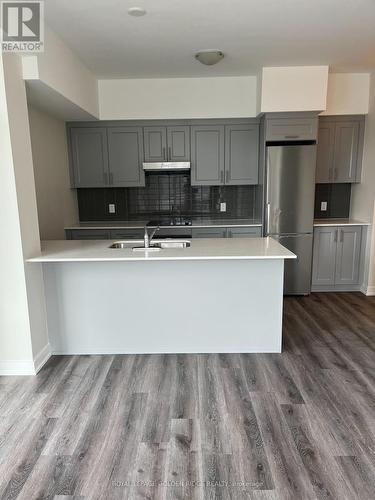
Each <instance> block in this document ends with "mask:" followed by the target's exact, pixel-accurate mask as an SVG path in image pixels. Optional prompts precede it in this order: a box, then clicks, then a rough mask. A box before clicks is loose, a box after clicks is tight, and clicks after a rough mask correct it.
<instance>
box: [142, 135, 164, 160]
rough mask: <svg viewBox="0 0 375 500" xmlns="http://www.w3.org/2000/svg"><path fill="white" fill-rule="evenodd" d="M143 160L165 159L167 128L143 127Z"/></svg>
mask: <svg viewBox="0 0 375 500" xmlns="http://www.w3.org/2000/svg"><path fill="white" fill-rule="evenodd" d="M143 134H144V147H145V161H147V162H153V161H154V162H160V161H167V129H166V128H165V127H144V129H143Z"/></svg>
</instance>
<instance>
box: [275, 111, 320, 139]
mask: <svg viewBox="0 0 375 500" xmlns="http://www.w3.org/2000/svg"><path fill="white" fill-rule="evenodd" d="M317 133H318V118H317V117H315V116H311V117H306V118H298V117H290V118H266V141H300V140H312V141H314V140H316V137H317Z"/></svg>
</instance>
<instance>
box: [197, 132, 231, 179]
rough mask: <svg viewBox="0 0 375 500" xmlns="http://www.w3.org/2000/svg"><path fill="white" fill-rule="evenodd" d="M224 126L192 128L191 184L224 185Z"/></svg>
mask: <svg viewBox="0 0 375 500" xmlns="http://www.w3.org/2000/svg"><path fill="white" fill-rule="evenodd" d="M224 130H225V129H224V126H223V125H194V126H192V127H191V184H192V185H193V186H194V185H209V186H215V185H216V186H218V185H221V184H224V164H225V161H224V135H225V133H224Z"/></svg>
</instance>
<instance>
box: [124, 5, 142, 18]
mask: <svg viewBox="0 0 375 500" xmlns="http://www.w3.org/2000/svg"><path fill="white" fill-rule="evenodd" d="M128 14H129V16H134V17H142V16H144V15H145V14H146V11H145V9H144V8H143V7H130V9H128Z"/></svg>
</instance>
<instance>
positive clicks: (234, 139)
mask: <svg viewBox="0 0 375 500" xmlns="http://www.w3.org/2000/svg"><path fill="white" fill-rule="evenodd" d="M258 153H259V126H258V125H227V126H226V127H225V184H234V185H238V184H258V175H259V173H258V172H259V163H258V162H259V159H258Z"/></svg>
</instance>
